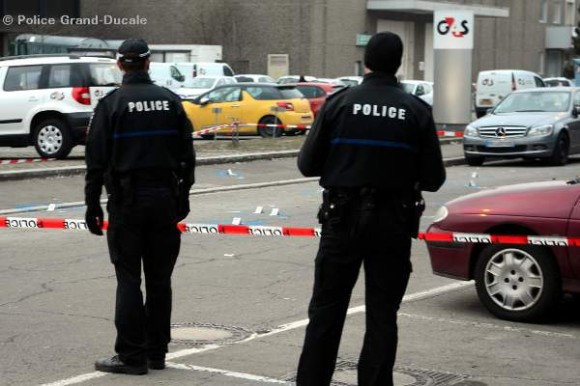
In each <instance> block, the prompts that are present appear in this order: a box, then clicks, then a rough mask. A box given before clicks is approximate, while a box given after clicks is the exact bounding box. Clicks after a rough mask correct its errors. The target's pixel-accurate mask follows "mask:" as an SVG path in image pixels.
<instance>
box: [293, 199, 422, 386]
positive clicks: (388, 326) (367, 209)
mask: <svg viewBox="0 0 580 386" xmlns="http://www.w3.org/2000/svg"><path fill="white" fill-rule="evenodd" d="M365 191H366V193H365ZM408 205H409V203H405V202H403V201H402V200H401V199H400V198H398V197H393V196H388V195H384V194H380V193H377V192H375V191H371V192H370V193H369V191H368V189H363V190H355V191H352V190H347V191H343V190H342V189H341V190H336V189H334V190H333V189H331V190H330V192H329V191H325V194H324V197H323V203H322V205H321V209H320V212H319V216H318V217H319V220H320V222H321V224H322V236H321V240H320V246H319V250H318V254H317V256H316V260H315V278H314V290H313V294H312V299H311V301H310V305H309V309H308V315H309V319H310V322H309V324H308V327H307V329H306V337H305V342H304V346H303V351H302V355H301V356H300V361H299V364H298V374H297V379H296V381H297V382H296V385H297V386H328V385H330V383H331V379H332V374H333V372H334V368H335V364H336V358H337V354H338V348H339V343H340V338H341V335H342V330H343V326H344V322H345V318H346V312H347V309H348V305H349V301H350V297H351V293H352V289H353V287H354V285H355V283H356V281H357V278H358V274H359V271H360V267H361V265H363V264H364V272H365V287H366V288H365V304H366V333H365V337H364V343H363V348H362V352H361V353H360V358H359V363H358V385H359V386H392V385H393V374H392V372H393V366H394V363H395V357H396V351H397V340H398V333H397V311H398V309H399V306H400V304H401V301H402V298H403V295H404V293H405V290H406V288H407V283H408V281H409V276H410V274H411V270H412V267H411V260H410V253H411V237H410V236H409V233H408V232H407V230H406V229H407V225H408V224H407V222H408V221H409V219H408V213H409V212H408V210H407V209H408Z"/></svg>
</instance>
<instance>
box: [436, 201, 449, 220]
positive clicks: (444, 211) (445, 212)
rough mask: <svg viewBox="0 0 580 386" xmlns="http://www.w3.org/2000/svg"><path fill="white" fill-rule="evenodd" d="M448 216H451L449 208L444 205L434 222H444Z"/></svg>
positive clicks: (438, 210)
mask: <svg viewBox="0 0 580 386" xmlns="http://www.w3.org/2000/svg"><path fill="white" fill-rule="evenodd" d="M447 215H449V211H448V210H447V207H445V205H443V206H442V207H441V208H439V209H437V212H435V215H434V216H433V222H440V221H443V220H445V219H446V218H447Z"/></svg>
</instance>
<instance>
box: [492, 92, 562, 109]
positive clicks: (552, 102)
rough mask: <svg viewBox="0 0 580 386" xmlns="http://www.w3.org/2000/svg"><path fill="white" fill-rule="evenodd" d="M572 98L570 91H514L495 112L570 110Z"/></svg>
mask: <svg viewBox="0 0 580 386" xmlns="http://www.w3.org/2000/svg"><path fill="white" fill-rule="evenodd" d="M570 99H571V95H570V93H569V92H525V93H512V94H510V95H508V96H507V97H506V98H505V99H504V100H503V101H501V102H500V103H499V104H498V105H497V107H496V108H495V110H494V113H513V112H562V111H568V107H569V105H570Z"/></svg>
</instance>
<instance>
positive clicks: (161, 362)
mask: <svg viewBox="0 0 580 386" xmlns="http://www.w3.org/2000/svg"><path fill="white" fill-rule="evenodd" d="M147 363H148V364H149V368H150V369H151V370H163V369H164V368H165V357H153V358H149V359H147Z"/></svg>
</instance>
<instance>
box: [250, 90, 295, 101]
mask: <svg viewBox="0 0 580 386" xmlns="http://www.w3.org/2000/svg"><path fill="white" fill-rule="evenodd" d="M246 91H247V92H248V94H250V95H251V96H252V98H254V99H258V100H274V99H282V97H281V95H280V92H279V91H278V89H276V87H248V88H247V89H246ZM296 92H298V94H300V91H296ZM301 96H302V94H300V97H301Z"/></svg>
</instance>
